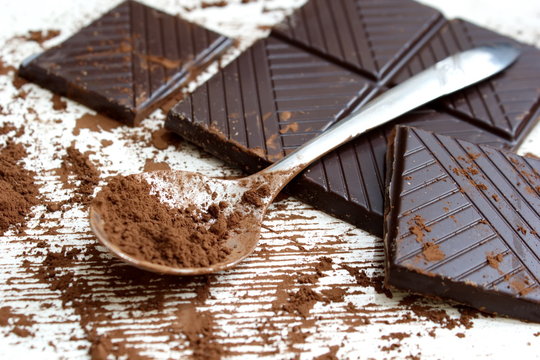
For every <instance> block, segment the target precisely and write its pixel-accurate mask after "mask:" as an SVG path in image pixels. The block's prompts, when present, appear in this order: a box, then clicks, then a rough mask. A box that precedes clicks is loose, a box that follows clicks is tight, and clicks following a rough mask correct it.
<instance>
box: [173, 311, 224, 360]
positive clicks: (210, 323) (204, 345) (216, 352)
mask: <svg viewBox="0 0 540 360" xmlns="http://www.w3.org/2000/svg"><path fill="white" fill-rule="evenodd" d="M176 318H177V320H176V322H175V323H174V324H173V325H172V326H171V327H172V329H175V328H178V329H179V330H180V331H181V332H182V333H183V334H184V336H185V337H186V339H187V341H188V342H189V345H190V348H191V350H192V351H193V355H192V356H193V358H194V359H201V360H219V359H221V357H222V356H225V355H226V354H227V352H226V351H225V349H224V348H223V346H222V345H221V344H219V343H218V342H217V340H216V336H215V335H214V320H213V317H212V316H211V315H210V314H209V313H207V312H205V311H197V310H196V308H195V306H194V305H193V304H188V305H183V306H182V307H181V308H180V309H179V310H178V311H177V312H176Z"/></svg>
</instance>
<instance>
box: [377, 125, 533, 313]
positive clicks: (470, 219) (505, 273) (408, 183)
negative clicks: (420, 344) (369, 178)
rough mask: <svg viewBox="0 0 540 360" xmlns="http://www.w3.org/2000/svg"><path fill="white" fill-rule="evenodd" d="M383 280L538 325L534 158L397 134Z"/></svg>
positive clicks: (409, 132) (426, 135)
mask: <svg viewBox="0 0 540 360" xmlns="http://www.w3.org/2000/svg"><path fill="white" fill-rule="evenodd" d="M392 144H393V145H392V147H391V149H390V150H389V159H388V169H389V170H388V171H389V177H388V178H389V184H388V185H389V190H388V194H387V196H388V199H387V200H388V206H387V207H386V209H387V212H388V213H387V214H386V217H385V219H386V221H385V249H386V254H387V256H386V265H385V266H386V283H387V285H391V286H395V287H398V288H402V289H409V290H412V291H414V292H420V293H424V294H428V295H435V296H439V297H443V298H449V299H454V300H457V301H460V302H463V303H465V304H467V305H471V306H474V307H476V308H479V309H481V310H483V311H488V312H493V313H498V314H505V315H509V316H513V317H517V318H521V319H525V320H532V321H540V286H539V281H540V237H539V235H538V234H539V233H540V212H539V209H540V161H538V160H535V159H530V158H524V157H520V156H517V155H515V154H513V153H509V152H504V151H500V150H496V149H494V148H491V147H488V146H483V145H480V146H479V145H475V144H472V143H469V142H466V141H461V140H456V139H454V138H451V137H446V136H443V135H438V134H434V133H431V132H426V131H422V130H419V129H414V128H407V127H399V128H397V133H396V136H395V139H394V141H393V143H392Z"/></svg>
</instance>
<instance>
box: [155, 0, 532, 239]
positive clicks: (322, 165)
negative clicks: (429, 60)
mask: <svg viewBox="0 0 540 360" xmlns="http://www.w3.org/2000/svg"><path fill="white" fill-rule="evenodd" d="M323 3H325V4H327V5H325V6H330V7H334V6H338V5H337V3H340V4H341V5H339V6H349V5H347V4H349V3H351V2H350V1H347V0H344V1H335V2H333V1H332V2H330V1H327V0H324V1H323V0H316V1H312V2H309V3H308V4H306V5H305V6H304V8H301V9H300V10H298V11H297V12H296V13H295V14H293V15H292V17H291V19H293V20H287V21H286V22H285V25H286V26H287V28H288V29H289V30H287V31H285V30H284V28H283V25H280V26H278V27H277V29H276V30H274V31H273V33H272V35H271V36H270V37H269V38H268V39H265V40H261V41H258V42H257V43H255V45H254V46H253V47H252V48H251V49H250V50H249V51H248V52H246V53H245V54H243V55H241V56H240V57H239V58H238V59H237V60H235V61H233V62H232V63H231V64H230V65H229V66H227V67H226V68H224V69H223V70H222V71H220V72H219V73H218V74H217V75H216V76H214V77H213V78H212V79H210V80H209V81H208V82H207V83H206V84H203V85H202V86H201V87H200V88H198V89H197V90H196V91H195V92H194V93H193V94H191V95H190V96H187V97H186V98H185V99H184V100H183V101H182V102H180V103H179V104H178V105H177V106H176V107H175V108H174V109H173V110H172V111H171V112H170V113H169V117H168V120H167V122H166V126H167V127H168V128H169V129H171V130H172V131H175V132H177V133H178V134H180V135H181V136H183V137H184V138H186V139H188V140H190V141H192V142H194V143H195V144H197V145H199V146H202V147H203V148H204V149H205V150H207V151H209V152H210V153H212V154H214V155H216V156H217V157H220V158H222V159H224V160H226V161H229V162H231V163H233V164H236V165H239V166H241V167H242V168H243V169H245V170H246V171H248V172H254V171H257V170H258V169H260V168H262V167H264V166H266V165H268V164H269V163H271V162H273V161H275V160H277V159H279V158H280V157H281V156H283V155H284V154H286V153H288V152H289V151H291V150H292V149H294V148H296V147H297V146H299V145H300V144H302V143H304V142H305V141H307V140H308V139H309V138H311V137H312V136H315V135H316V134H318V133H319V132H320V131H321V130H324V129H326V128H328V127H329V126H330V125H331V124H332V123H334V122H336V121H339V120H341V119H342V118H343V117H345V116H346V115H347V114H348V113H350V112H351V111H352V110H354V109H356V108H359V107H361V106H362V105H363V104H365V103H366V102H367V101H369V100H370V99H372V98H373V97H374V96H375V95H376V94H377V93H381V92H383V91H384V90H385V89H386V88H387V86H391V85H392V84H395V83H396V82H398V81H401V80H402V79H405V78H406V77H407V76H406V71H410V69H412V68H410V67H411V66H412V65H410V64H414V63H415V62H416V61H417V60H416V59H417V57H416V54H417V53H418V52H419V51H420V50H421V49H428V48H431V47H434V46H435V45H434V44H433V43H432V42H433V41H435V40H434V39H436V36H435V35H437V34H439V32H440V31H442V29H446V28H447V27H448V26H450V25H447V23H445V22H444V21H441V20H440V16H439V15H438V13H437V12H436V11H434V10H433V9H431V8H427V7H424V6H423V5H420V4H418V3H415V2H410V1H404V0H400V1H391V2H388V1H385V2H380V3H379V2H378V3H379V5H380V6H382V5H384V6H389V5H388V3H393V4H394V5H395V8H396V9H398V8H400V7H402V8H406V9H407V10H406V11H405V10H404V13H403V14H407V16H401V15H399V12H396V11H394V10H391V9H390V10H384V11H383V10H381V14H385V15H384V16H382V15H381V16H382V17H377V21H375V20H373V22H372V23H370V21H371V20H369V19H366V18H365V17H364V16H362V18H361V19H360V20H361V21H363V22H364V23H365V24H367V23H370V24H371V25H369V26H368V25H365V27H366V29H368V28H369V29H371V30H370V31H368V33H370V34H375V33H377V31H375V29H378V28H377V26H376V24H378V23H380V24H387V25H388V24H391V26H392V27H394V28H395V29H400V31H399V37H401V40H400V43H401V45H399V43H398V42H394V41H393V40H394V39H393V37H392V36H390V35H388V34H387V35H385V36H383V35H380V36H375V35H369V37H368V38H367V40H366V39H364V40H362V41H364V42H365V41H367V44H368V45H369V46H371V48H368V49H371V50H370V51H371V53H373V54H379V55H377V56H375V58H377V59H382V58H383V55H382V54H386V58H385V59H387V61H382V60H379V61H378V62H377V64H382V63H383V62H384V64H386V65H384V66H380V67H369V66H368V67H367V68H364V69H363V70H359V68H358V66H360V65H361V64H364V65H362V66H367V65H365V64H366V63H365V62H363V63H361V64H360V63H359V64H356V65H354V64H353V63H351V62H346V61H345V60H343V59H340V58H339V57H337V56H336V55H335V54H334V53H332V52H331V51H330V50H329V49H327V48H324V47H317V46H315V45H313V44H312V43H306V42H302V41H300V40H301V39H302V36H304V37H305V36H307V35H302V36H300V35H298V34H296V33H298V32H299V30H294V29H300V28H307V27H309V28H312V29H313V26H314V25H306V24H304V25H302V21H306V22H310V21H312V19H311V17H308V16H307V15H302V16H299V15H298V14H302V13H305V12H306V10H305V8H306V7H313V6H315V7H317V8H320V9H323V8H324V7H322V5H321V4H323ZM313 4H316V5H313ZM369 4H371V5H369ZM374 4H375V2H373V1H366V2H358V7H359V9H360V8H361V9H364V10H362V12H360V13H359V14H368V13H370V14H372V15H371V16H376V15H373V14H374V13H375V11H374V10H373V11H372V10H369V11H368V10H367V8H366V6H368V5H369V6H370V9H371V7H373V6H375V5H374ZM375 7H376V6H375ZM303 9H304V10H303ZM332 11H333V12H332V14H334V15H336V14H342V12H341V13H340V12H337V11H335V10H332ZM413 13H415V14H417V16H412V15H411V14H413ZM353 14H356V13H354V12H352V11H348V12H347V17H346V18H340V19H338V20H339V21H338V20H336V22H337V23H344V22H346V21H350V17H351V16H353ZM336 16H337V15H336ZM340 16H341V15H340ZM355 16H356V15H355ZM359 16H360V15H359ZM347 19H349V20H347ZM366 22H367V23H366ZM460 23H462V22H460ZM293 25H294V26H293ZM381 26H382V25H381ZM388 26H390V25H388ZM468 26H469V25H468ZM470 26H471V27H472V25H470ZM291 27H292V28H293V30H291ZM327 30H328V31H333V32H334V33H333V34H334V35H332V36H334V37H338V38H339V36H345V35H344V34H345V33H344V32H342V31H337V30H336V27H329V28H328V29H326V28H325V31H327ZM379 30H380V31H382V27H381V29H379ZM313 31H315V30H313ZM396 31H397V30H396ZM483 31H484V32H486V31H487V30H483ZM295 32H296V33H295ZM291 33H292V34H296V35H295V36H294V37H293V36H292V35H290V36H289V35H287V34H291ZM325 34H326V33H325ZM340 34H342V35H340ZM381 34H382V33H381ZM406 34H409V35H406ZM475 34H477V35H475ZM482 34H484V33H482ZM482 34H481V32H476V33H471V37H474V36H477V40H475V41H476V42H475V43H474V45H476V44H480V43H482V39H484V40H486V41H485V42H484V43H483V44H489V43H493V42H500V41H501V40H504V39H506V38H504V37H502V36H500V35H497V34H495V35H496V36H495V35H490V36H488V37H486V36H485V34H484V35H482ZM489 34H494V33H492V32H489ZM325 36H328V39H330V37H329V36H330V35H325ZM396 36H397V35H396ZM407 36H408V37H407ZM405 37H407V39H405ZM307 38H309V39H311V40H314V39H315V38H316V37H315V36H312V35H310V36H307ZM299 39H300V40H299ZM328 39H327V40H325V42H324V43H325V44H329V43H330V40H328ZM375 39H377V43H374V41H375ZM368 40H369V41H368ZM345 41H346V39H341V40H339V42H338V43H341V44H344V43H345ZM358 41H360V40H358ZM508 41H511V40H508ZM319 43H320V42H319ZM310 44H311V45H310ZM390 44H392V46H390ZM386 45H388V46H386ZM398 45H399V46H398ZM519 46H521V48H522V49H523V50H525V52H526V56H525V57H523V59H520V60H519V61H518V62H517V63H516V64H515V65H513V66H512V67H511V68H510V69H508V70H507V71H505V72H504V73H502V74H500V75H498V76H496V77H494V79H493V80H492V81H491V82H490V83H489V84H492V85H489V86H488V88H491V87H492V86H494V87H496V86H498V85H497V84H498V81H499V80H498V79H508V80H504V81H507V82H508V83H507V84H506V85H504V87H503V88H501V89H500V91H498V93H497V95H496V97H497V99H498V103H497V104H496V105H497V109H499V110H500V109H517V108H518V107H520V108H521V109H522V111H521V112H509V111H506V110H505V113H506V114H507V116H508V117H514V120H512V121H515V122H519V121H523V124H522V125H520V127H521V130H520V131H517V132H513V133H508V132H506V133H505V132H503V131H501V130H500V129H499V128H497V127H494V126H488V125H487V124H486V122H485V121H483V120H481V115H482V114H481V113H478V114H477V113H474V114H475V116H476V115H478V117H479V119H476V118H474V119H473V118H471V117H470V116H469V115H467V114H466V113H465V112H458V111H455V110H454V109H451V108H450V107H448V106H445V102H444V100H443V101H442V102H438V103H433V104H430V106H429V108H426V109H423V110H421V111H416V112H414V113H412V114H409V115H406V116H404V117H401V118H400V119H397V120H396V121H394V124H396V123H402V124H409V125H414V126H416V127H420V128H423V129H426V130H432V131H437V132H439V133H441V134H446V135H451V136H455V137H458V138H460V139H463V140H467V141H471V142H476V143H482V144H490V145H492V146H496V147H499V148H505V149H514V148H516V147H517V146H518V144H519V143H520V142H521V141H522V140H523V138H524V137H525V136H526V134H527V133H528V131H529V130H530V128H531V127H532V125H533V124H534V123H535V120H536V118H537V117H538V116H537V115H535V116H532V115H531V114H536V113H537V112H538V102H539V101H540V92H539V89H540V85H538V84H540V81H537V82H536V84H537V85H536V87H534V85H532V82H531V81H530V80H529V79H523V74H527V73H528V72H529V71H530V70H529V69H531V68H535V67H536V66H537V64H539V63H540V51H538V50H536V49H534V48H530V47H527V46H525V45H519ZM469 47H470V46H469ZM325 49H326V50H325ZM349 49H352V48H349ZM361 49H364V48H361ZM278 50H279V51H278ZM324 51H326V53H324V54H323V52H324ZM366 51H367V50H365V49H364V50H362V51H360V52H361V53H365V52H366ZM368 52H369V51H368ZM436 54H438V53H437V52H436ZM393 58H399V59H398V60H390V59H393ZM302 59H310V60H309V61H311V62H313V64H317V65H316V66H315V65H312V64H311V63H310V62H309V61H307V60H304V61H302ZM535 59H536V62H535ZM409 62H410V64H409ZM253 64H257V65H256V66H254V65H253ZM322 64H326V65H324V66H323V65H322ZM408 64H409V65H408ZM330 69H331V70H330ZM539 73H540V72H539ZM335 74H340V76H339V77H338V76H335ZM402 74H403V75H402ZM536 76H538V74H536V73H535V74H530V77H531V78H533V79H534V78H535V77H536ZM390 79H397V80H394V82H392V81H390ZM501 81H502V80H501ZM250 82H251V83H250ZM255 82H261V84H259V85H258V86H255V85H253V83H255ZM354 82H358V85H359V86H358V87H354V84H352V83H354ZM245 84H250V85H245ZM339 84H341V85H339ZM522 84H526V86H525V87H524V88H525V89H526V90H524V91H525V92H526V93H527V94H526V95H523V96H524V99H525V100H526V101H525V102H524V103H521V102H519V101H517V100H516V98H514V97H513V96H512V95H511V94H512V93H510V94H507V93H505V91H504V88H505V87H506V88H509V89H516V88H519V87H520V86H521V85H522ZM343 85H347V88H346V89H347V92H344V90H343V88H342V86H343ZM477 89H480V90H482V89H484V87H483V86H479V87H477ZM486 91H488V90H486ZM490 94H491V95H489V96H492V95H493V94H492V93H490ZM520 94H521V91H517V93H516V95H515V96H517V97H519V96H521V95H520ZM343 96H345V97H343ZM486 96H488V95H486ZM531 98H536V102H532V101H529V99H531ZM337 99H340V100H339V101H338V100H337ZM332 101H333V102H332ZM330 105H331V107H329V106H330ZM491 105H495V104H491ZM491 105H490V106H491ZM525 109H528V110H525ZM475 111H476V110H475ZM512 111H513V110H512ZM492 112H493V113H495V111H494V110H492ZM525 113H526V114H527V116H525V117H524V118H523V119H522V118H521V117H522V116H523V114H525ZM497 116H499V115H497ZM392 126H393V125H388V126H386V127H383V128H381V129H377V130H375V131H371V132H370V133H368V134H365V135H362V136H360V137H359V138H358V139H356V140H354V141H353V142H351V143H350V144H348V145H345V146H343V147H341V148H339V149H337V150H335V151H334V152H332V153H330V154H328V155H327V156H325V157H324V158H323V159H321V160H320V161H318V162H316V163H314V164H313V165H312V166H311V167H310V168H308V169H307V170H306V171H305V172H304V173H303V174H302V175H300V176H299V177H298V178H297V179H296V180H295V181H294V182H293V183H291V185H290V186H289V187H288V188H287V190H288V191H289V192H290V193H291V194H294V195H297V196H298V197H300V198H302V199H303V200H305V201H306V202H308V203H310V204H312V205H314V206H316V207H318V208H320V209H321V210H324V211H326V212H329V213H330V214H333V215H336V216H337V217H339V218H342V219H344V220H346V221H349V222H351V223H353V224H355V225H357V226H359V227H361V228H362V229H365V230H367V231H369V232H371V233H373V234H376V235H379V236H381V235H382V222H383V191H384V158H385V153H386V141H387V140H386V137H387V135H388V134H389V132H390V129H391V127H392Z"/></svg>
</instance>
